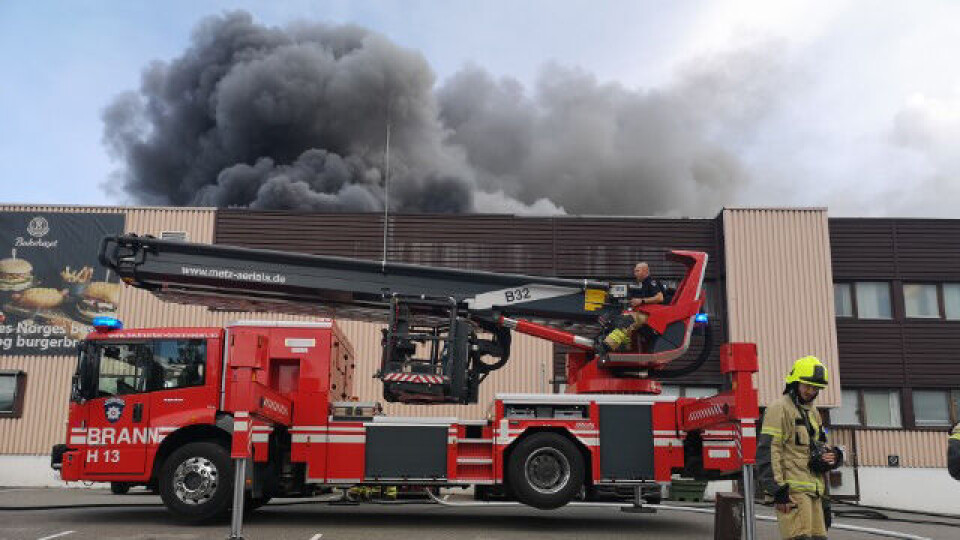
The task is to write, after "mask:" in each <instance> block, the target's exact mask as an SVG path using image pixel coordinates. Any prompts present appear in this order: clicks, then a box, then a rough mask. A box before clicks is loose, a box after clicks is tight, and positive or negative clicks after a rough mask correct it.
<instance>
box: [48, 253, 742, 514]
mask: <svg viewBox="0 0 960 540" xmlns="http://www.w3.org/2000/svg"><path fill="white" fill-rule="evenodd" d="M667 257H668V259H670V260H672V261H674V262H676V263H678V264H679V265H680V267H681V268H682V269H683V276H682V279H681V280H680V282H679V284H678V286H677V287H676V289H675V291H671V294H669V295H668V297H669V298H668V301H667V302H665V303H664V304H662V305H645V306H643V307H642V308H641V309H643V311H644V313H646V314H647V315H648V321H647V329H646V330H645V331H644V332H641V333H640V334H642V335H641V336H640V338H638V340H637V342H636V343H635V344H634V349H633V350H631V351H630V352H625V353H613V354H608V355H599V354H596V353H595V352H594V340H593V339H590V338H585V337H582V335H580V334H581V333H582V332H585V331H589V332H592V333H593V334H596V335H599V334H602V333H603V332H604V331H606V330H607V329H609V327H610V325H612V324H615V323H614V321H615V319H616V317H617V316H619V315H620V313H621V311H622V310H623V309H624V305H625V304H624V302H625V301H626V299H628V298H629V296H630V289H629V286H627V285H621V284H612V283H605V282H594V281H589V280H587V281H583V280H566V279H556V278H544V277H535V276H522V275H515V274H498V273H491V272H480V271H466V270H454V269H447V268H428V267H422V266H416V265H405V264H397V263H383V262H374V261H361V260H354V259H344V258H337V257H323V256H314V255H301V254H291V253H282V252H275V251H267V250H250V249H242V248H234V247H226V246H213V245H200V244H190V243H185V242H176V241H169V240H157V239H153V238H148V237H136V236H122V237H112V238H107V239H105V240H104V243H103V246H102V249H101V261H102V262H103V263H104V264H105V265H106V266H107V267H109V268H111V269H113V270H114V271H116V272H117V273H118V274H119V275H120V276H121V278H122V279H123V280H124V281H125V282H126V283H127V284H129V285H132V286H136V287H141V288H145V289H147V290H150V291H152V292H153V293H154V294H155V295H157V296H158V297H160V298H162V299H165V300H171V301H176V302H185V303H191V304H200V305H206V306H209V307H211V308H216V309H224V310H235V311H239V310H242V311H264V312H286V313H309V314H317V315H334V316H337V317H349V318H353V319H364V320H375V321H382V322H385V323H386V328H385V329H384V330H383V339H382V349H383V353H382V356H381V358H380V359H379V362H380V369H379V371H378V372H377V375H376V376H377V377H379V378H380V379H381V380H382V381H383V384H384V394H383V397H384V399H385V400H387V401H392V402H402V403H473V402H476V401H477V388H478V386H479V384H480V383H481V382H482V381H483V379H484V378H485V377H486V376H487V375H489V373H491V372H492V371H494V370H496V369H499V368H500V367H502V366H503V365H504V364H505V363H506V361H507V360H508V359H509V358H510V343H511V332H512V331H517V332H522V333H526V334H530V335H535V336H538V337H540V338H543V339H548V340H551V341H553V342H556V343H561V344H564V345H566V346H568V347H570V348H571V350H572V351H573V352H570V353H568V355H567V382H568V387H567V388H568V393H566V394H501V395H497V396H496V398H495V400H494V403H493V404H492V405H493V406H492V408H491V413H490V414H489V417H488V418H487V419H485V420H481V421H473V420H458V419H456V418H437V417H416V418H414V417H393V416H387V415H383V414H381V413H380V407H379V405H378V404H376V403H360V402H358V401H356V397H355V395H354V391H353V386H354V373H355V366H356V362H357V361H368V360H369V359H358V358H355V356H354V352H353V349H352V347H351V344H350V343H349V342H348V340H347V339H346V338H345V337H344V335H343V333H342V332H341V331H340V330H339V329H338V327H337V325H336V323H334V322H333V320H332V319H323V320H318V321H317V322H309V323H308V322H260V321H257V322H251V321H244V322H238V323H234V324H231V325H228V326H227V327H226V328H155V329H122V328H121V325H120V323H119V322H118V321H116V320H111V319H103V320H100V321H97V330H96V331H95V332H94V333H92V334H91V335H90V336H88V338H87V339H86V340H85V341H84V342H83V343H82V345H81V347H80V357H79V362H78V368H77V373H76V375H75V377H74V384H73V395H72V399H71V404H70V413H69V425H68V428H67V439H66V444H62V445H57V446H56V447H55V448H54V451H53V458H52V459H53V466H54V468H55V469H58V470H59V471H60V475H61V477H62V478H63V479H64V480H68V481H70V480H85V481H95V482H112V483H115V484H116V485H148V486H153V487H155V488H156V489H157V490H159V492H160V495H161V496H162V498H163V501H164V503H165V505H166V506H167V508H168V509H169V510H170V511H171V512H172V513H173V514H175V515H176V516H177V517H179V518H181V519H184V520H187V521H205V520H209V519H211V518H214V517H216V516H218V515H222V514H224V513H226V512H228V511H229V509H230V508H231V503H232V504H233V508H234V516H235V519H238V518H237V517H236V516H238V515H239V514H241V512H239V511H238V510H239V509H240V508H242V505H243V504H244V502H245V504H246V505H247V506H248V507H256V506H259V505H262V504H264V503H265V502H266V501H268V500H269V499H270V498H271V497H280V496H282V497H296V496H311V495H314V494H316V493H318V492H321V491H322V490H329V489H331V488H334V489H335V488H344V487H351V486H361V485H381V486H383V485H389V486H418V487H429V486H470V485H472V486H475V488H476V492H477V493H478V494H480V495H483V494H492V493H499V494H502V495H503V496H506V497H511V498H515V499H516V500H518V501H520V502H522V503H525V504H528V505H530V506H534V507H537V508H541V509H551V508H557V507H560V506H562V505H564V504H566V503H568V502H569V501H571V500H573V499H574V498H576V497H578V496H580V495H581V494H583V493H584V492H590V491H594V490H599V489H604V488H613V489H618V488H624V487H626V488H628V489H629V488H633V487H635V486H641V485H649V484H656V483H661V484H662V483H667V482H669V481H670V479H671V475H672V474H674V473H684V474H686V475H690V476H694V477H698V478H720V477H724V476H730V475H736V474H737V473H738V472H739V470H740V468H741V467H742V466H743V465H744V464H749V463H751V462H752V461H753V458H754V449H755V435H756V433H755V424H754V422H755V419H756V417H757V396H756V389H755V386H754V382H753V373H754V372H755V371H756V369H757V357H756V350H755V347H754V346H753V345H751V344H725V345H722V346H720V347H719V360H720V367H721V370H722V372H723V373H724V374H725V375H726V378H727V385H726V389H725V390H724V391H723V392H721V393H720V394H718V395H716V396H713V397H709V398H703V399H686V398H676V397H668V396H661V395H659V393H660V382H659V379H663V378H669V377H675V376H678V375H682V374H684V373H688V372H690V371H692V370H693V369H696V367H698V366H699V365H701V364H702V363H703V362H705V361H706V359H707V358H708V357H709V355H710V351H711V347H710V339H709V330H708V329H709V325H708V324H704V323H703V321H702V315H701V314H700V309H701V307H702V305H703V299H702V281H703V277H704V274H705V271H706V255H705V254H703V253H698V252H685V251H674V252H670V253H667ZM627 305H628V303H627ZM698 321H700V323H701V324H700V325H699V326H700V327H701V328H700V329H698ZM704 330H706V335H705V336H704V337H705V339H704V340H703V341H704V343H702V344H700V352H699V355H698V356H697V359H696V360H695V361H693V362H692V363H691V364H690V365H688V366H687V367H681V368H673V367H670V365H669V364H670V363H671V362H672V361H673V360H675V359H676V358H679V357H680V356H682V355H683V354H684V353H686V352H687V351H688V349H691V343H693V342H694V341H695V338H697V336H698V334H700V333H701V332H703V331H704ZM697 339H699V338H697ZM241 484H242V489H238V486H239V485H241ZM637 493H639V490H638V491H637ZM638 503H639V501H638Z"/></svg>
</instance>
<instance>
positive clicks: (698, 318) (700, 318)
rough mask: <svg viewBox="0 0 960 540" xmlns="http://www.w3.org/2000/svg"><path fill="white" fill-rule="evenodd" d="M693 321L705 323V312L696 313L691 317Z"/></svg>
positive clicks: (706, 321) (706, 320)
mask: <svg viewBox="0 0 960 540" xmlns="http://www.w3.org/2000/svg"><path fill="white" fill-rule="evenodd" d="M693 322H695V323H697V324H707V323H708V322H709V320H708V319H707V314H706V313H697V316H696V317H694V318H693Z"/></svg>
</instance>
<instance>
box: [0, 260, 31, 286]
mask: <svg viewBox="0 0 960 540" xmlns="http://www.w3.org/2000/svg"><path fill="white" fill-rule="evenodd" d="M32 272H33V265H32V264H30V263H29V262H27V261H25V260H23V259H0V291H22V290H24V289H29V288H30V286H31V285H32V284H33V274H32Z"/></svg>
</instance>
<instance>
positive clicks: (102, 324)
mask: <svg viewBox="0 0 960 540" xmlns="http://www.w3.org/2000/svg"><path fill="white" fill-rule="evenodd" d="M93 327H94V328H96V329H97V331H98V332H110V331H111V330H123V323H122V322H120V319H116V318H114V317H94V318H93Z"/></svg>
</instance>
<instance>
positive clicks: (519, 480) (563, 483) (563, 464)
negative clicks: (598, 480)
mask: <svg viewBox="0 0 960 540" xmlns="http://www.w3.org/2000/svg"><path fill="white" fill-rule="evenodd" d="M584 471H585V468H584V463H583V455H582V454H581V453H580V449H578V448H577V447H576V445H574V444H573V442H571V441H570V439H568V438H566V437H564V436H562V435H559V434H557V433H548V432H543V433H534V434H533V435H530V436H529V437H526V438H525V439H523V440H522V441H520V442H519V443H517V446H516V448H514V449H513V452H512V453H511V454H510V461H509V462H508V463H507V480H508V481H509V482H510V488H511V490H512V491H513V493H514V494H515V495H516V497H517V500H519V501H520V502H522V503H524V504H526V505H529V506H532V507H534V508H539V509H541V510H552V509H554V508H559V507H561V506H563V505H565V504H567V503H568V502H570V501H571V500H573V499H574V498H575V497H576V496H577V495H578V494H579V493H580V490H581V489H582V488H583V477H584Z"/></svg>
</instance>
